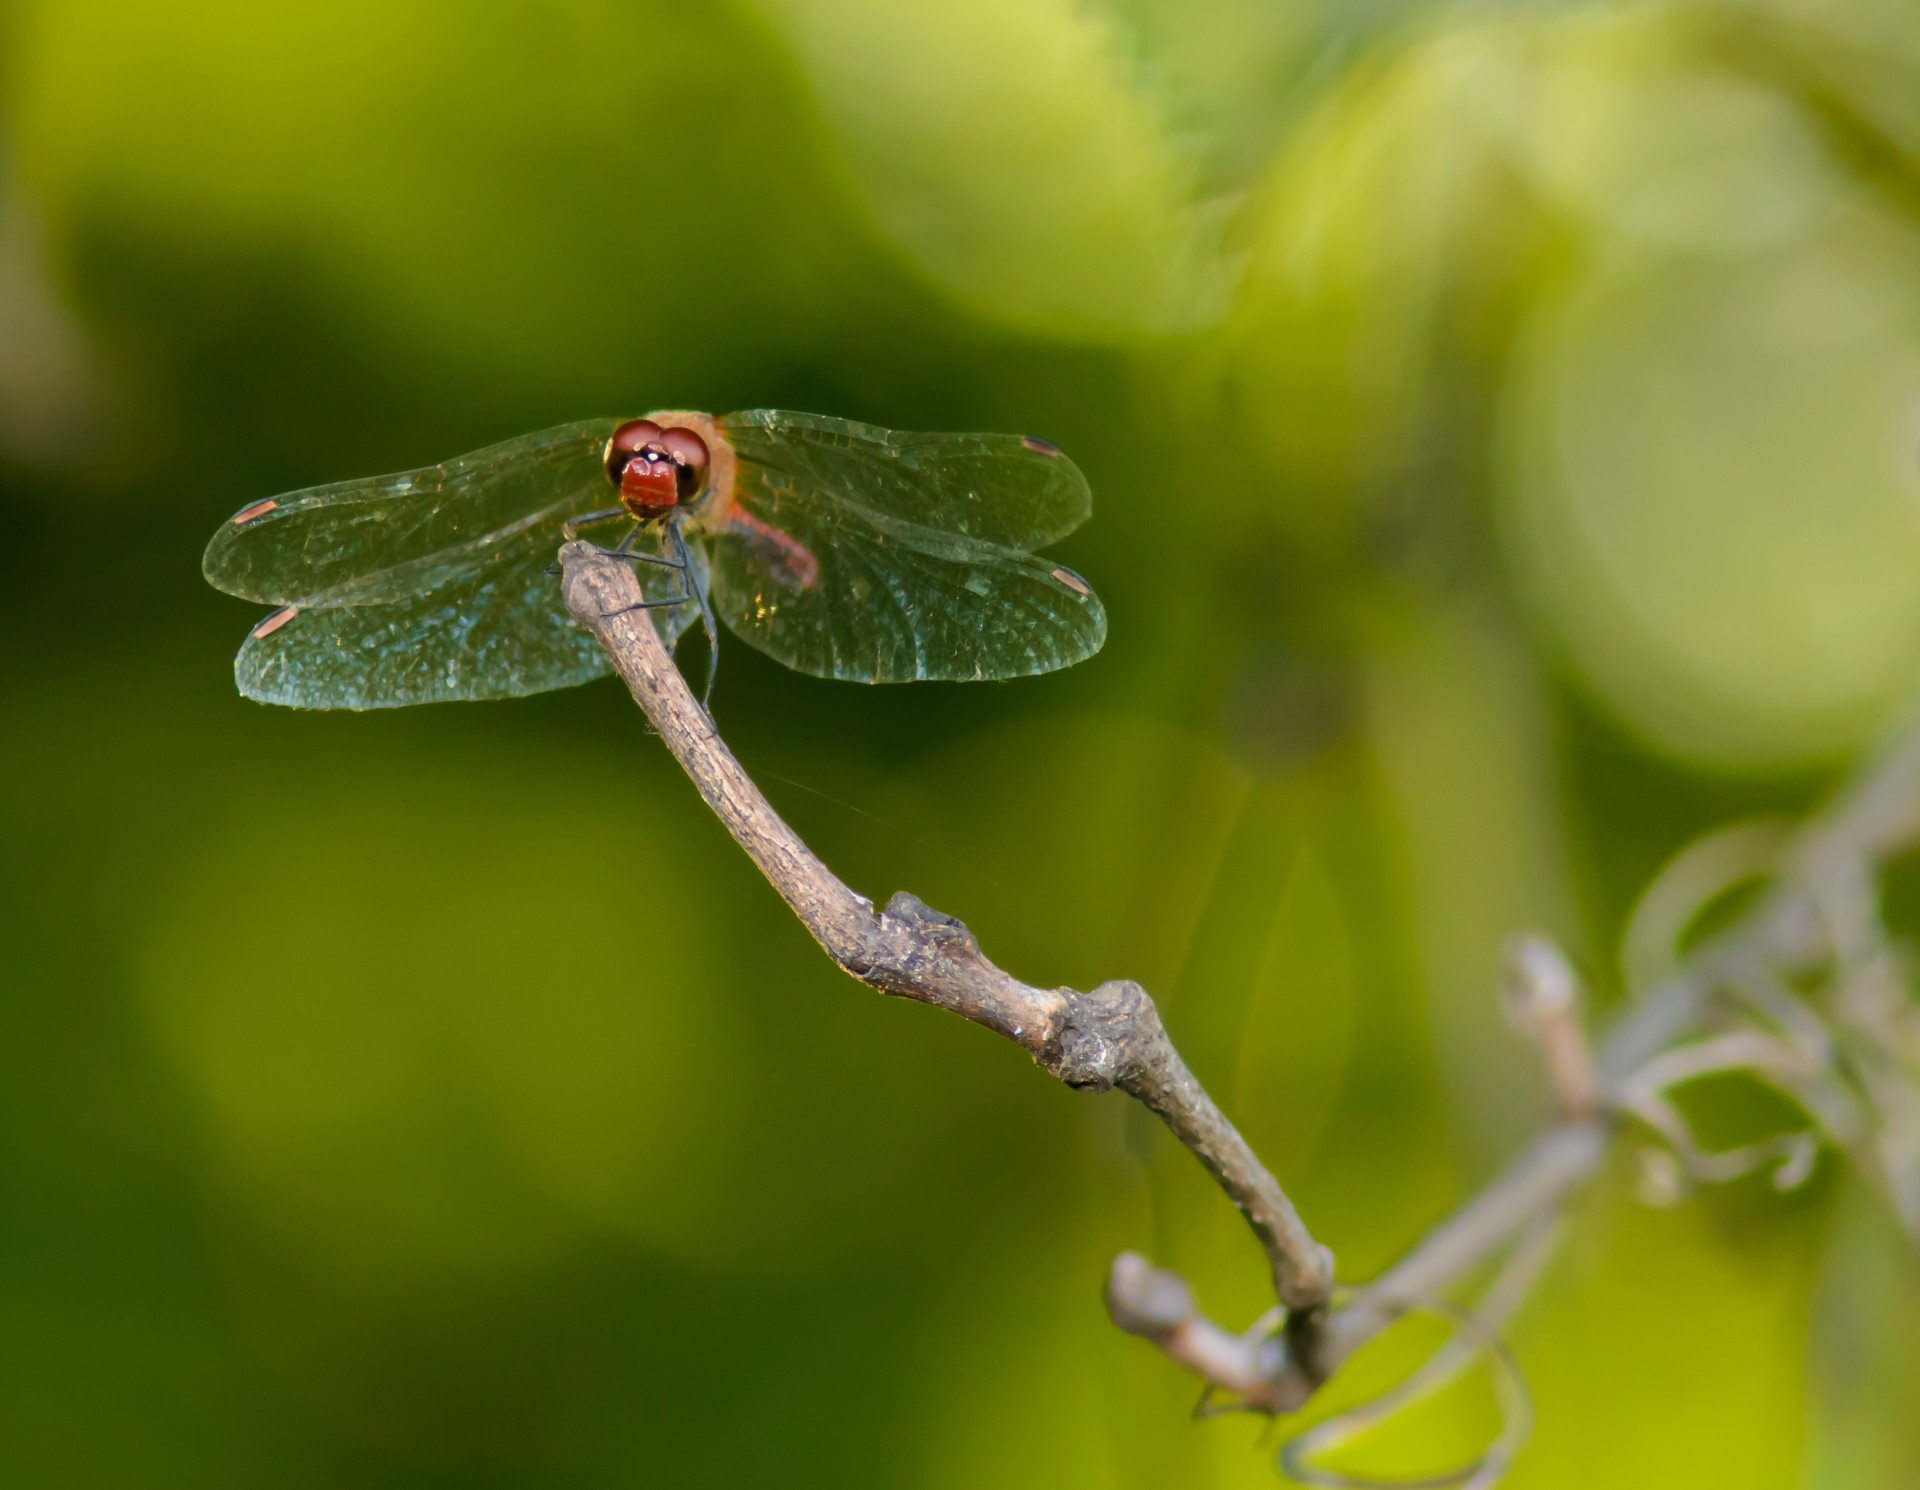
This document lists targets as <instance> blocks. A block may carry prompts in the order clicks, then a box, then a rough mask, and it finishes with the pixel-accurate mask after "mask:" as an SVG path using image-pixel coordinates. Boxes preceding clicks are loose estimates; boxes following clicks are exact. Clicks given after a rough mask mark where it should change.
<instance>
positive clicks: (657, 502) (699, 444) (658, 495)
mask: <svg viewBox="0 0 1920 1490" xmlns="http://www.w3.org/2000/svg"><path fill="white" fill-rule="evenodd" d="M606 465H607V479H608V480H609V481H611V482H612V483H613V484H614V487H615V488H616V489H617V490H618V491H619V493H620V505H621V506H622V507H624V508H626V509H627V511H629V512H631V513H632V514H633V515H634V517H635V518H637V519H638V520H639V521H641V522H651V521H653V520H654V519H655V518H661V517H665V516H666V515H667V514H668V513H669V512H672V511H673V510H674V508H676V507H685V506H688V505H690V504H691V503H693V502H696V501H698V500H699V499H700V496H701V494H702V491H703V490H704V488H705V486H706V482H707V465H708V457H707V442H706V441H705V440H703V439H701V438H700V436H699V435H697V434H695V433H694V432H693V431H692V430H690V429H683V428H681V427H679V426H675V427H672V428H669V429H662V428H661V427H660V426H659V425H657V424H655V423H654V422H653V421H652V420H651V419H629V420H628V421H627V422H626V423H625V424H623V425H621V426H620V427H619V428H618V429H616V430H615V431H614V432H613V438H612V439H610V440H608V441H607V454H606Z"/></svg>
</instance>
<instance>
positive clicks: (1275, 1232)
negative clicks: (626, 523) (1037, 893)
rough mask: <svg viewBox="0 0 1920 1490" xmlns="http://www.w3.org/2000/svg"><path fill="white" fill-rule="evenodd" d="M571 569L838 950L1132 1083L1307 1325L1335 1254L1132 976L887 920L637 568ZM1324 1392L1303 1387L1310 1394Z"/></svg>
mask: <svg viewBox="0 0 1920 1490" xmlns="http://www.w3.org/2000/svg"><path fill="white" fill-rule="evenodd" d="M560 560H561V565H562V569H563V572H564V576H565V577H564V581H563V583H564V586H565V594H566V601H567V607H568V609H569V610H571V611H572V612H573V614H574V616H575V618H576V619H577V620H578V621H579V622H580V624H581V625H582V626H584V627H585V628H586V629H587V630H588V631H589V632H591V633H592V635H593V636H594V638H595V639H596V640H597V641H598V642H599V643H600V645H601V646H602V647H604V648H605V649H606V652H607V655H608V656H609V657H610V658H611V659H612V660H613V665H614V667H615V668H616V669H617V670H618V671H619V674H620V676H621V678H622V680H623V681H624V682H625V683H626V685H627V689H628V691H629V692H630V693H631V694H632V695H633V699H634V702H635V703H637V704H638V705H639V706H640V708H641V709H642V711H643V712H644V713H645V714H646V716H647V719H648V721H649V722H650V723H651V724H652V725H653V727H654V729H655V730H657V731H658V732H659V735H660V738H661V739H662V740H663V741H664V742H665V743H666V746H667V749H668V750H670V751H672V752H673V756H674V759H675V760H677V761H679V762H680V765H681V767H682V768H683V769H684V770H685V771H686V773H687V775H688V776H690V777H691V778H692V779H693V784H694V786H695V787H696V788H697V789H698V790H699V792H700V795H701V796H702V797H703V798H704V799H705V800H706V803H707V805H708V806H709V807H711V808H712V809H713V811H714V813H715V815H716V816H718V817H719V819H720V820H721V822H723V823H724V824H726V827H727V831H728V832H730V833H731V834H733V836H734V839H735V840H736V841H737V842H738V843H739V845H740V846H741V847H742V848H743V849H745V850H746V852H747V855H748V857H749V858H751V859H752V860H753V862H754V864H755V865H756V866H758V868H759V870H760V872H761V873H762V874H763V875H765V876H766V878H767V880H768V882H769V883H770V884H771V885H772V886H773V888H774V889H775V890H776V891H778V892H779V894H780V897H781V898H782V899H783V900H785V901H786V902H787V905H788V906H789V907H790V908H791V909H792V911H793V913H794V914H795V915H796V916H798V917H799V918H800V921H801V923H802V924H803V925H805V926H806V928H807V930H808V931H809V932H811V933H812V934H813V938H814V940H815V941H817V942H819V943H820V945H821V947H822V948H824V949H825V951H826V953H827V955H828V956H829V957H831V958H832V959H833V960H834V961H835V962H836V963H838V964H839V965H840V966H841V967H842V968H844V969H845V970H846V971H847V972H848V973H850V974H852V975H853V976H854V977H856V978H858V979H859V980H860V981H861V982H863V983H866V984H869V985H870V986H872V987H874V988H877V989H879V990H880V991H881V992H882V993H887V994H893V995H896V996H898V997H901V998H910V999H915V1000H918V1001H919V1002H921V1003H926V1004H933V1005H935V1006H936V1007H938V1008H942V1009H947V1010H950V1011H952V1012H953V1013H955V1014H958V1015H960V1016H961V1017H962V1018H965V1019H970V1020H972V1021H973V1022H974V1023H975V1024H980V1025H985V1026H986V1027H987V1028H988V1029H990V1030H992V1031H994V1032H995V1033H996V1034H999V1035H1003V1036H1005V1037H1006V1038H1007V1039H1009V1040H1011V1041H1013V1042H1014V1043H1015V1044H1016V1045H1019V1046H1020V1047H1021V1048H1022V1049H1024V1050H1025V1051H1026V1052H1027V1053H1028V1054H1029V1055H1031V1056H1032V1057H1033V1059H1034V1062H1035V1064H1037V1065H1038V1066H1039V1067H1040V1068H1041V1069H1042V1070H1044V1071H1046V1072H1048V1073H1049V1074H1051V1075H1053V1076H1057V1077H1058V1078H1059V1079H1060V1080H1062V1081H1064V1082H1065V1083H1066V1084H1067V1085H1068V1086H1071V1087H1074V1088H1076V1089H1077V1090H1080V1091H1091V1092H1099V1091H1105V1090H1107V1089H1108V1088H1109V1087H1118V1088H1119V1089H1120V1090H1122V1091H1124V1092H1126V1093H1127V1094H1128V1095H1129V1096H1131V1097H1133V1098H1135V1099H1136V1100H1138V1101H1140V1102H1142V1103H1144V1104H1145V1105H1146V1106H1147V1107H1148V1108H1149V1109H1151V1110H1152V1111H1153V1113H1154V1114H1155V1115H1156V1116H1158V1117H1159V1118H1160V1120H1161V1121H1162V1122H1164V1123H1165V1124H1166V1125H1167V1127H1168V1128H1170V1129H1171V1130H1172V1131H1173V1134H1174V1136H1175V1137H1176V1138H1178V1139H1179V1140H1180V1141H1181V1142H1182V1143H1183V1144H1185V1145H1186V1146H1187V1147H1188V1148H1189V1149H1190V1150H1192V1151H1193V1154H1194V1156H1195V1157H1196V1158H1198V1159H1199V1161H1200V1162H1201V1164H1202V1165H1204V1166H1205V1167H1206V1170H1207V1172H1208V1173H1209V1174H1211V1175H1212V1176H1213V1178H1214V1179H1215V1181H1216V1182H1218V1184H1219V1185H1220V1187H1221V1188H1222V1189H1223V1190H1225V1191H1226V1193H1227V1195H1228V1197H1229V1198H1230V1199H1231V1200H1232V1201H1233V1203H1234V1204H1235V1205H1236V1206H1238V1207H1239V1208H1240V1211H1241V1212H1242V1214H1244V1215H1245V1216H1246V1218H1247V1222H1248V1224H1249V1225H1250V1226H1252V1228H1253V1231H1254V1234H1255V1235H1256V1236H1257V1237H1258V1238H1259V1239H1260V1243H1261V1245H1262V1246H1263V1247H1264V1248H1265V1249H1266V1253H1267V1258H1268V1261H1269V1264H1270V1265H1271V1267H1272V1270H1273V1282H1274V1289H1275V1292H1276V1294H1277V1295H1278V1297H1279V1299H1280V1301H1281V1302H1282V1303H1283V1304H1285V1305H1286V1306H1287V1307H1288V1308H1289V1309H1290V1310H1293V1311H1295V1312H1296V1313H1297V1314H1300V1315H1301V1316H1302V1317H1307V1316H1311V1315H1313V1314H1315V1313H1316V1312H1317V1311H1319V1310H1320V1309H1321V1308H1322V1307H1323V1306H1324V1305H1325V1303H1326V1300H1327V1297H1328V1295H1329V1293H1330V1292H1331V1289H1332V1286H1333V1255H1332V1253H1330V1252H1329V1251H1328V1250H1327V1249H1326V1248H1325V1247H1323V1246H1321V1245H1320V1244H1319V1243H1318V1242H1316V1241H1315V1240H1314V1239H1313V1237H1312V1235H1311V1234H1310V1233H1309V1232H1308V1231H1307V1228H1306V1226H1305V1225H1304V1224H1303V1223H1302V1222H1301V1220H1300V1217H1299V1215H1298V1213H1297V1212H1295V1210H1294V1208H1293V1204H1292V1202H1291V1201H1289V1200H1288V1199H1287V1196H1286V1194H1285V1192H1284V1191H1282V1190H1281V1188H1280V1185H1279V1183H1278V1181H1276V1180H1275V1179H1274V1178H1273V1176H1272V1175H1271V1174H1269V1173H1268V1172H1267V1170H1266V1168H1265V1167H1264V1166H1263V1165H1262V1164H1261V1163H1260V1161H1259V1159H1258V1158H1256V1157H1255V1155H1254V1152H1253V1150H1252V1148H1251V1147H1249V1146H1248V1144H1247V1141H1246V1140H1245V1139H1244V1138H1242V1137H1241V1136H1240V1133H1239V1132H1238V1130H1236V1129H1235V1128H1234V1126H1233V1124H1232V1123H1230V1122H1228V1121H1227V1118H1226V1115H1225V1114H1224V1113H1222V1112H1221V1111H1220V1108H1219V1106H1218V1105H1217V1104H1216V1103H1215V1102H1214V1100H1213V1099H1212V1098H1211V1097H1210V1096H1208V1095H1207V1092H1206V1090H1205V1088H1203V1087H1202V1086H1201V1085H1200V1083H1199V1081H1198V1080H1197V1079H1196V1078H1195V1077H1194V1075H1193V1073H1192V1072H1191V1071H1189V1070H1188V1069H1187V1066H1186V1063H1185V1062H1184V1061H1183V1060H1181V1058H1180V1055H1179V1052H1178V1051H1176V1050H1175V1049H1174V1047H1173V1042H1172V1041H1171V1040H1169V1039H1168V1038H1167V1033H1166V1030H1165V1028H1164V1027H1163V1026H1162V1025H1161V1023H1160V1015H1159V1011H1158V1010H1157V1009H1156V1008H1155V1007H1154V1003H1153V1000H1152V999H1151V998H1149V997H1148V996H1147V993H1146V990H1145V989H1143V988H1141V987H1140V985H1139V984H1137V983H1132V982H1126V981H1116V982H1110V983H1102V984H1101V985H1100V986H1099V987H1098V988H1095V989H1092V990H1090V991H1087V992H1080V991H1078V990H1076V989H1072V988H1034V987H1031V986H1029V985H1028V984H1025V983H1022V982H1021V981H1020V980H1019V979H1017V978H1015V977H1013V976H1012V975H1011V974H1010V973H1007V972H1004V971H1002V970H1001V969H1000V968H998V967H996V966H994V964H993V963H991V962H989V961H988V960H987V958H986V957H985V956H984V955H983V954H982V953H981V951H980V947H979V944H978V943H977V942H975V940H974V938H973V934H972V933H971V932H969V931H968V930H967V928H966V927H965V926H964V925H963V924H961V923H960V922H959V921H957V920H955V919H954V918H952V917H951V916H945V915H942V914H940V913H939V912H938V911H935V910H931V909H929V908H928V907H927V906H925V905H923V904H922V903H921V902H920V901H919V900H917V899H916V898H915V897H914V896H912V895H909V894H906V893H905V892H902V893H900V894H897V895H895V896H894V897H893V899H892V900H890V901H889V902H888V903H887V906H886V908H885V909H884V910H880V911H876V910H875V909H874V906H873V902H872V901H870V900H868V899H867V898H866V897H865V896H862V895H858V894H856V893H855V892H854V891H853V890H851V889H849V888H848V887H847V886H846V885H844V884H842V883H841V881H840V880H839V879H837V878H836V877H835V876H834V874H833V873H832V871H831V870H829V869H828V868H827V867H826V865H825V864H823V863H821V862H820V860H819V859H818V858H816V857H815V856H814V854H813V851H812V850H811V849H809V848H808V847H807V846H806V844H805V843H803V842H801V840H800V837H799V835H798V834H796V833H795V832H794V831H793V830H792V829H791V828H789V827H788V826H787V825H786V823H784V822H782V821H781V819H780V817H779V815H778V814H777V813H776V812H775V811H774V810H773V808H772V807H771V806H770V805H769V804H768V802H767V799H766V798H765V797H764V796H762V795H761V793H760V790H759V788H758V787H756V786H755V785H754V784H753V781H752V779H751V778H750V777H749V776H748V775H747V773H746V772H745V771H744V770H743V769H742V768H741V766H740V763H739V762H738V761H736V760H735V759H734V757H733V754H732V752H730V751H729V750H728V749H727V747H726V744H725V742H723V741H722V740H721V738H720V736H719V734H718V733H717V732H716V731H715V729H714V725H713V721H712V719H710V718H709V717H708V716H707V713H706V711H705V710H703V709H702V708H701V707H700V705H699V704H698V703H697V702H696V701H695V700H694V697H693V694H692V693H691V692H690V691H689V690H688V688H687V685H686V683H685V681H684V680H683V679H682V678H681V676H680V673H679V671H678V669H676V668H675V667H674V665H673V660H672V658H671V657H669V656H668V654H667V650H666V648H665V646H664V645H663V644H662V643H661V640H660V636H659V633H658V632H657V631H656V630H655V629H654V626H653V623H652V622H651V621H650V620H649V619H648V615H649V613H648V612H646V611H641V610H632V609H630V608H631V607H633V606H636V605H638V604H639V603H640V601H641V600H642V599H643V596H642V593H641V590H640V583H639V581H638V579H637V578H636V577H635V576H634V574H633V572H632V570H631V569H630V568H629V566H627V565H625V564H621V563H615V562H609V561H607V560H606V559H604V558H602V557H601V556H600V554H599V552H598V551H597V550H595V549H594V548H593V547H591V546H590V545H588V544H584V543H569V544H568V545H567V546H566V547H565V548H563V549H561V551H560ZM1296 1374H1297V1373H1296ZM1312 1385H1313V1383H1311V1382H1306V1381H1300V1382H1296V1383H1295V1384H1294V1387H1295V1390H1296V1391H1300V1392H1302V1393H1303V1394H1304V1392H1306V1391H1310V1390H1311V1387H1312ZM1302 1400H1304V1395H1303V1397H1302Z"/></svg>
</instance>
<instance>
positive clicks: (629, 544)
mask: <svg viewBox="0 0 1920 1490" xmlns="http://www.w3.org/2000/svg"><path fill="white" fill-rule="evenodd" d="M631 516H632V514H631V513H629V512H628V511H627V509H626V508H624V507H602V508H600V509H599V510H598V511H597V512H582V513H581V514H579V516H577V517H570V518H568V519H567V520H566V521H565V522H563V523H562V524H561V525H560V531H561V532H562V533H564V534H565V535H566V536H567V539H568V540H569V541H571V540H572V539H573V538H574V536H575V534H574V529H575V528H580V527H584V526H586V525H587V524H588V523H605V522H612V521H613V520H614V519H615V518H616V517H625V518H629V519H631ZM643 531H644V527H643V525H642V524H640V523H634V525H633V526H632V527H631V528H629V529H627V536H626V537H624V538H622V539H621V540H620V541H619V542H618V543H616V544H615V545H614V546H613V547H612V548H596V549H595V550H594V551H595V552H596V553H598V554H599V555H600V557H601V558H603V559H632V560H634V561H636V562H637V563H641V564H658V565H659V566H660V567H661V568H662V569H678V568H679V567H680V561H679V560H677V559H662V558H660V557H658V556H657V555H654V554H642V553H636V552H634V548H633V545H634V543H635V542H636V541H637V540H638V539H639V537H640V534H641V533H642V532H643Z"/></svg>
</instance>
